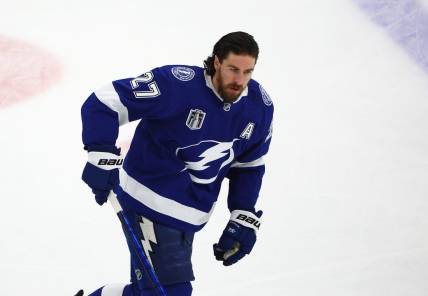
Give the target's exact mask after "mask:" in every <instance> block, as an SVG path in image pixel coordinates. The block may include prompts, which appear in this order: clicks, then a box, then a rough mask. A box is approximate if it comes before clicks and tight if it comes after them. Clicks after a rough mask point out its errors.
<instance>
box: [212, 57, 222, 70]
mask: <svg viewBox="0 0 428 296" xmlns="http://www.w3.org/2000/svg"><path fill="white" fill-rule="evenodd" d="M220 64H221V63H220V60H219V59H218V57H217V56H216V55H214V69H215V70H216V71H217V70H218V69H219V68H220Z"/></svg>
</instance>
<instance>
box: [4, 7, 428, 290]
mask: <svg viewBox="0 0 428 296" xmlns="http://www.w3.org/2000/svg"><path fill="white" fill-rule="evenodd" d="M393 2H394V3H395V2H399V1H393ZM415 3H416V2H415ZM419 3H422V4H421V6H420V7H424V8H423V9H422V8H421V10H420V11H421V13H422V12H423V13H424V14H425V15H426V11H427V10H426V7H427V6H426V5H425V4H423V3H426V1H425V2H419ZM1 7H2V8H1V11H0V28H1V29H0V34H1V35H3V36H6V37H11V38H14V39H17V40H23V41H25V42H28V43H31V44H34V45H35V46H37V47H38V48H43V49H45V50H47V51H49V52H50V53H51V54H53V55H55V56H56V57H57V58H58V59H59V60H60V61H61V62H62V64H63V66H64V70H63V74H62V80H61V81H60V82H59V83H57V84H56V85H55V86H53V87H51V88H50V90H49V91H47V92H44V93H42V94H39V95H37V97H36V98H37V99H36V100H28V101H26V102H25V103H22V104H16V105H13V106H11V107H9V108H5V109H0V127H1V128H0V132H1V137H0V147H1V148H0V149H1V150H0V151H1V155H2V156H3V157H2V170H1V171H0V180H1V186H0V193H1V197H2V201H3V205H2V207H1V208H2V211H1V215H0V225H1V226H0V227H1V234H2V235H1V237H0V279H1V280H0V295H5V296H22V295H43V296H56V295H74V293H75V292H76V291H77V290H78V289H80V288H84V289H85V290H87V291H91V290H94V289H95V288H97V287H99V286H101V285H104V284H106V283H114V282H124V281H128V275H129V270H128V261H129V258H128V255H127V250H126V247H125V243H124V239H123V237H122V234H121V229H120V226H119V222H118V221H117V219H116V218H115V216H114V213H113V210H112V209H111V208H110V207H109V206H104V207H98V205H97V204H96V203H95V202H94V201H93V198H92V196H91V194H90V191H89V190H88V188H86V186H85V184H83V182H81V180H80V174H81V170H82V168H83V166H84V163H85V160H86V155H85V153H84V151H82V147H81V141H80V132H81V123H80V106H81V104H82V102H83V100H84V99H85V98H86V97H87V96H88V95H89V94H90V92H91V91H93V90H94V89H95V88H97V87H99V86H101V85H103V84H105V83H106V82H108V81H110V80H112V79H117V78H122V77H130V76H134V75H138V74H141V73H143V72H144V71H145V70H147V69H150V68H152V67H154V66H158V65H163V64H172V63H182V64H195V65H201V64H202V60H203V59H205V58H206V56H207V55H208V54H209V53H210V51H211V49H212V45H213V44H214V42H215V41H217V39H218V38H219V37H220V36H222V35H223V34H225V33H227V32H230V31H234V30H245V31H248V32H250V33H252V34H253V35H254V36H255V37H256V39H257V40H258V42H259V44H260V47H261V56H260V59H259V62H258V64H257V69H256V71H255V73H254V78H255V79H257V80H258V81H260V82H261V83H262V84H263V86H264V88H265V89H266V90H267V91H268V92H269V93H270V95H271V97H272V98H273V99H274V102H275V107H276V113H275V124H274V137H273V142H272V148H271V152H270V154H269V155H268V157H267V160H266V161H267V173H266V176H265V180H264V187H263V189H262V192H261V197H260V201H259V204H258V206H259V208H261V209H263V210H264V213H265V214H264V216H263V224H262V227H261V230H260V231H259V239H258V242H257V244H256V247H255V249H254V251H253V253H252V254H251V255H250V256H248V257H247V258H245V259H244V260H243V261H242V262H240V263H239V264H237V265H235V266H232V267H230V268H224V267H223V266H221V265H220V264H219V263H218V262H216V261H215V259H214V256H213V255H212V250H211V249H212V243H213V242H215V241H216V240H217V239H218V237H219V235H220V233H221V231H222V229H223V227H224V225H225V223H226V221H227V219H228V216H229V214H228V212H227V210H226V203H225V197H226V196H225V193H226V192H227V191H226V188H223V191H222V195H221V197H220V202H219V203H218V205H217V208H216V211H215V212H214V214H213V217H212V220H211V221H210V223H209V224H208V225H207V226H206V228H205V229H204V230H203V231H201V232H200V233H199V234H198V235H197V237H196V239H195V243H194V256H193V262H194V269H195V274H196V277H197V280H196V281H195V282H194V295H196V296H202V295H203V296H209V295H237V294H238V295H248V296H253V295H254V296H256V295H284V296H286V295H293V296H313V295H317V296H321V295H325V296H336V295H337V296H343V295H346V296H354V295H358V296H360V295H361V296H380V295H387V296H413V295H414V296H425V295H426V294H427V291H428V281H427V274H428V238H427V233H428V215H427V210H428V201H427V196H428V188H427V179H428V178H427V177H428V129H427V123H428V121H427V115H426V114H428V100H427V98H428V75H427V71H426V68H425V66H424V65H425V64H424V63H423V60H420V59H417V58H414V56H412V55H411V54H410V53H409V50H408V48H409V47H408V46H407V45H406V44H407V43H402V42H397V38H395V35H393V34H391V31H390V30H389V29H388V28H387V27H385V26H383V27H382V26H380V25H379V22H376V21H373V17H372V16H371V15H370V14H367V13H366V11H365V10H363V9H360V8H361V7H360V6H358V5H356V2H354V1H339V0H330V1H309V0H303V1H264V2H260V1H254V0H251V1H223V0H220V1H216V2H213V3H211V5H207V3H205V2H202V1H196V0H191V1H170V2H168V3H165V2H162V1H158V2H156V1H151V2H141V1H135V0H129V1H121V2H118V1H100V0H94V1H80V0H76V1H61V0H60V1H52V0H41V1H24V0H16V1H8V2H5V3H2V6H1ZM389 17H391V18H394V17H395V19H393V22H395V23H396V24H397V26H398V28H399V27H400V24H403V23H407V21H412V20H414V19H413V16H412V15H408V14H406V13H404V14H396V15H389ZM404 20H406V22H404ZM411 23H412V22H411ZM413 23H414V22H413ZM416 25H417V24H416ZM418 36H421V37H420V38H422V39H421V40H419V39H417V38H416V37H415V38H416V40H414V41H415V42H424V44H426V42H427V40H426V39H424V38H425V35H418ZM412 44H413V43H412ZM421 53H422V54H426V52H421ZM425 57H426V55H425ZM26 66H27V65H25V64H20V63H17V64H16V67H23V68H25V67H26ZM121 132H122V134H121V139H120V141H123V142H126V141H127V140H128V139H129V137H130V136H131V135H132V126H128V127H125V128H123V129H122V131H121Z"/></svg>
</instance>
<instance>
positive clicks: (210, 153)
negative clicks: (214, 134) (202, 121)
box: [176, 139, 239, 184]
mask: <svg viewBox="0 0 428 296" xmlns="http://www.w3.org/2000/svg"><path fill="white" fill-rule="evenodd" d="M237 140H239V139H234V140H233V141H231V142H218V141H213V140H208V141H202V142H199V143H198V144H194V145H190V146H187V147H182V148H178V149H177V150H176V154H178V152H179V151H180V150H184V149H187V148H191V147H196V146H199V145H200V144H202V143H210V142H211V143H215V145H213V146H212V147H210V148H208V149H206V150H205V151H203V152H202V153H201V154H199V155H198V157H199V158H201V159H200V160H198V161H184V163H185V165H186V169H189V170H191V171H195V172H200V171H204V170H206V169H209V168H210V167H211V165H210V163H212V162H214V161H216V160H220V159H222V158H224V157H225V156H227V155H229V157H228V158H227V159H225V160H224V161H223V162H222V163H221V165H220V167H219V168H218V171H217V175H218V172H219V171H220V170H221V169H222V168H223V167H224V166H226V165H228V164H229V163H231V162H232V161H233V159H234V157H235V153H234V151H233V148H232V147H233V143H234V142H235V141H237ZM189 175H190V177H191V179H192V181H194V182H196V183H200V184H209V183H211V182H214V181H215V179H216V178H217V175H215V176H214V177H212V178H209V179H203V178H198V177H196V176H195V175H194V174H191V173H189Z"/></svg>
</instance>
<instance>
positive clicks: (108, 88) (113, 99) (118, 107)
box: [95, 82, 129, 125]
mask: <svg viewBox="0 0 428 296" xmlns="http://www.w3.org/2000/svg"><path fill="white" fill-rule="evenodd" d="M95 95H96V96H97V98H98V100H100V101H101V102H102V103H103V104H104V105H106V106H107V107H109V108H110V109H111V110H113V111H114V112H117V114H118V116H119V125H123V124H125V123H128V122H129V116H128V109H127V108H126V106H125V105H123V103H122V102H121V101H120V98H119V95H118V93H117V92H116V90H115V89H114V86H113V83H111V82H110V83H109V84H107V85H105V86H104V87H101V88H100V89H99V90H97V91H95Z"/></svg>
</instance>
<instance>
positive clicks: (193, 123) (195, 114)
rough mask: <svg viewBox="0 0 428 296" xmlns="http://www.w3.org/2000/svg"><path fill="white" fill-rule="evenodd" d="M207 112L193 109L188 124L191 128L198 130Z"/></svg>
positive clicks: (188, 117)
mask: <svg viewBox="0 0 428 296" xmlns="http://www.w3.org/2000/svg"><path fill="white" fill-rule="evenodd" d="M205 115H206V113H205V112H204V111H202V110H199V109H191V110H190V112H189V115H188V116H187V121H186V125H187V127H188V128H190V129H191V130H197V129H200V128H201V127H202V124H203V123H204V119H205Z"/></svg>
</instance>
